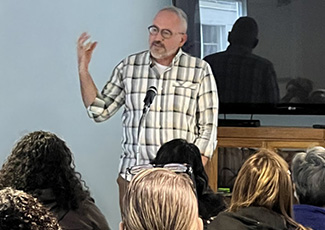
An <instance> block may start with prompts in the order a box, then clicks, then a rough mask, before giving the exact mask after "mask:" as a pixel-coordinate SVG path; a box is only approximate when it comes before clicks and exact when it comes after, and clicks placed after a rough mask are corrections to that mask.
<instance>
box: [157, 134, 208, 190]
mask: <svg viewBox="0 0 325 230" xmlns="http://www.w3.org/2000/svg"><path fill="white" fill-rule="evenodd" d="M152 163H153V164H168V163H180V164H184V163H186V164H189V165H191V167H192V169H193V174H194V178H195V186H196V190H197V194H198V196H200V195H201V194H202V193H203V192H204V191H205V190H206V189H207V186H208V176H207V174H206V172H205V170H204V167H203V164H202V160H201V153H200V150H199V149H198V147H197V146H196V145H194V144H192V143H188V142H187V141H186V140H184V139H174V140H171V141H169V142H166V143H165V144H163V145H162V146H161V147H160V149H159V150H158V152H157V155H156V158H155V159H154V160H153V161H152Z"/></svg>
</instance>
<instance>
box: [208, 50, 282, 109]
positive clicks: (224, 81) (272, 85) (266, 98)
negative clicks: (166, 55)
mask: <svg viewBox="0 0 325 230" xmlns="http://www.w3.org/2000/svg"><path fill="white" fill-rule="evenodd" d="M204 60H205V61H207V62H208V63H209V64H210V66H211V68H212V72H213V75H214V77H215V79H216V82H217V87H218V92H219V99H220V103H272V104H273V103H277V102H278V101H279V87H278V83H277V80H276V74H275V71H274V68H273V64H272V63H271V62H270V61H268V60H267V59H265V58H262V57H259V56H257V55H255V54H252V49H250V48H247V47H244V46H239V45H230V46H229V47H228V48H227V50H226V51H224V52H220V53H215V54H211V55H208V56H206V57H205V58H204Z"/></svg>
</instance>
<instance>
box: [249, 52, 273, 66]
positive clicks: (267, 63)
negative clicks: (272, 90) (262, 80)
mask: <svg viewBox="0 0 325 230" xmlns="http://www.w3.org/2000/svg"><path fill="white" fill-rule="evenodd" d="M250 57H251V58H253V59H255V60H256V62H258V63H259V64H261V65H265V66H273V63H272V62H271V61H270V60H268V59H266V58H264V57H261V56H259V55H257V54H251V55H250Z"/></svg>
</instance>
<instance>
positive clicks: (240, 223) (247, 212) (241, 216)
mask: <svg viewBox="0 0 325 230" xmlns="http://www.w3.org/2000/svg"><path fill="white" fill-rule="evenodd" d="M212 225H213V226H212ZM210 229H215V230H248V229H250V230H253V229H260V230H262V229H263V230H264V229H265V230H284V229H290V230H291V229H292V230H293V229H295V227H294V226H292V225H290V224H288V223H286V221H285V219H284V217H283V216H282V215H280V214H278V213H276V212H273V211H272V210H270V209H267V208H264V207H247V208H242V209H240V210H239V211H238V212H222V213H220V214H219V215H218V216H217V218H216V220H215V221H213V222H212V223H211V226H210Z"/></svg>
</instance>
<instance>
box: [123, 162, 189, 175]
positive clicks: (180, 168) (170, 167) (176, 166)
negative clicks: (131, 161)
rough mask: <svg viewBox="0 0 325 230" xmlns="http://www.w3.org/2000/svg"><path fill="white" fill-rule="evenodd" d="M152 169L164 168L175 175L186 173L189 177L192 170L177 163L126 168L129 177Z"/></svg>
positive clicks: (185, 165)
mask: <svg viewBox="0 0 325 230" xmlns="http://www.w3.org/2000/svg"><path fill="white" fill-rule="evenodd" d="M152 168H164V169H168V170H170V171H173V172H175V173H187V174H188V175H190V176H191V174H192V173H193V169H192V167H191V166H190V165H188V164H178V163H170V164H165V165H164V164H143V165H135V166H132V167H130V168H127V172H128V173H129V174H131V175H136V174H138V173H140V172H141V171H143V170H146V169H152Z"/></svg>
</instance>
